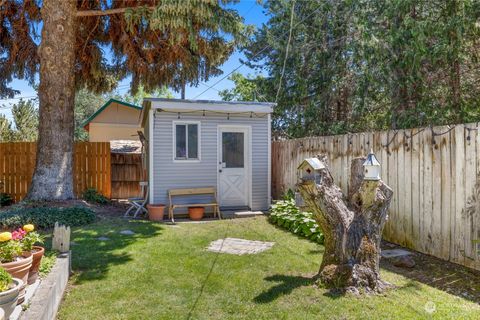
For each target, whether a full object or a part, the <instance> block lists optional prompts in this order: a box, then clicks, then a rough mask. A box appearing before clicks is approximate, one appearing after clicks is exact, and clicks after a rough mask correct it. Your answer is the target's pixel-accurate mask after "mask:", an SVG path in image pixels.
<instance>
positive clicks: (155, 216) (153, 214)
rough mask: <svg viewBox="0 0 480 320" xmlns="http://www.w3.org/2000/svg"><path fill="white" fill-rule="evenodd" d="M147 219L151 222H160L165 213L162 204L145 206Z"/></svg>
mask: <svg viewBox="0 0 480 320" xmlns="http://www.w3.org/2000/svg"><path fill="white" fill-rule="evenodd" d="M147 209H148V219H149V220H151V221H162V220H163V214H164V211H165V205H164V204H147Z"/></svg>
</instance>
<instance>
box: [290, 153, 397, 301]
mask: <svg viewBox="0 0 480 320" xmlns="http://www.w3.org/2000/svg"><path fill="white" fill-rule="evenodd" d="M322 161H323V162H326V160H325V158H323V160H322ZM364 161H365V158H356V159H353V160H352V163H351V176H350V188H349V192H348V197H347V196H345V195H344V194H343V193H342V190H341V189H340V188H339V187H338V186H337V185H336V184H335V183H334V181H333V177H332V175H331V174H330V171H329V170H328V166H327V165H325V169H322V170H321V181H320V184H315V182H314V181H304V182H299V183H298V184H297V187H298V189H299V191H300V193H301V195H302V197H303V199H304V202H305V205H306V206H307V207H308V208H309V209H310V211H311V212H313V215H314V218H315V220H316V221H317V223H318V224H319V226H320V228H321V229H322V231H323V233H324V236H325V252H324V255H323V260H322V263H321V266H320V271H319V275H318V276H319V279H320V281H321V282H322V283H323V284H324V285H325V286H327V287H328V288H335V289H340V290H342V291H351V292H354V293H358V292H360V291H363V292H382V291H383V290H384V289H386V288H387V287H390V285H389V284H388V283H386V282H384V281H382V280H381V279H380V272H379V263H380V250H381V249H380V242H381V239H382V231H383V227H384V225H385V221H386V220H387V215H388V214H387V210H388V206H389V205H390V201H391V199H392V196H393V191H392V189H391V188H390V187H388V186H387V185H386V184H385V183H383V181H381V180H379V181H372V180H364V177H363V162H364ZM325 164H326V163H325Z"/></svg>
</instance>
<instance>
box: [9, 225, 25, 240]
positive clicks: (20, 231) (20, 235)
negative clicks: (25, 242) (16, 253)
mask: <svg viewBox="0 0 480 320" xmlns="http://www.w3.org/2000/svg"><path fill="white" fill-rule="evenodd" d="M26 234H27V232H26V231H24V230H23V229H22V228H19V229H18V230H15V231H13V232H12V239H13V240H22V239H23V237H24V236H25V235H26Z"/></svg>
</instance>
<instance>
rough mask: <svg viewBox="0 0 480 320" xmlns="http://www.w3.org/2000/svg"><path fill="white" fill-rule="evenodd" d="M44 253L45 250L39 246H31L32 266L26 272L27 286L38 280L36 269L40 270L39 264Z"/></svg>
mask: <svg viewBox="0 0 480 320" xmlns="http://www.w3.org/2000/svg"><path fill="white" fill-rule="evenodd" d="M44 253H45V249H44V248H43V247H40V246H33V250H32V255H33V260H32V266H31V267H30V270H29V272H28V281H27V283H28V284H32V283H35V281H37V279H38V269H39V268H40V263H41V262H42V258H43V254H44Z"/></svg>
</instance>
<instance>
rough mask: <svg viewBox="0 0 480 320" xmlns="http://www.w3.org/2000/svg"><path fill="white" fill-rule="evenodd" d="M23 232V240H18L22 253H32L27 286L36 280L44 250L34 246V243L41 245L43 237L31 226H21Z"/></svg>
mask: <svg viewBox="0 0 480 320" xmlns="http://www.w3.org/2000/svg"><path fill="white" fill-rule="evenodd" d="M22 229H23V231H24V232H25V235H24V236H23V239H22V240H20V241H21V243H22V246H23V251H25V252H31V253H32V266H31V267H30V270H29V272H28V281H27V284H32V283H35V281H37V279H38V269H39V268H40V263H41V261H42V258H43V254H44V253H45V249H44V248H43V247H41V246H35V244H36V243H38V244H42V243H43V237H42V236H40V234H39V233H38V232H36V231H34V230H35V227H34V225H33V224H26V225H24V226H23V228H22Z"/></svg>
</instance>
